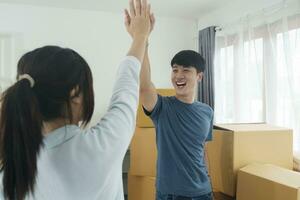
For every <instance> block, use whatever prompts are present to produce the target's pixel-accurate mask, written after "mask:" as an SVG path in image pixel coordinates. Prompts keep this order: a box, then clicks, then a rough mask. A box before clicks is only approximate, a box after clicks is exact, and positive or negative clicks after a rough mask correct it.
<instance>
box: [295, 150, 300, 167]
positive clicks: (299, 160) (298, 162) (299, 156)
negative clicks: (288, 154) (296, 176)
mask: <svg viewBox="0 0 300 200" xmlns="http://www.w3.org/2000/svg"><path fill="white" fill-rule="evenodd" d="M294 170H295V171H298V172H300V152H297V153H295V154H294Z"/></svg>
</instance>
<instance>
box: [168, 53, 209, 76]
mask: <svg viewBox="0 0 300 200" xmlns="http://www.w3.org/2000/svg"><path fill="white" fill-rule="evenodd" d="M174 64H177V65H181V66H183V67H195V68H196V70H197V72H198V73H200V72H204V70H205V60H204V58H203V57H202V56H201V55H200V54H199V53H197V52H196V51H192V50H183V51H180V52H178V53H177V54H176V55H175V56H174V57H173V59H172V60H171V67H173V66H174Z"/></svg>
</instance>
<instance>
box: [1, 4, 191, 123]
mask: <svg viewBox="0 0 300 200" xmlns="http://www.w3.org/2000/svg"><path fill="white" fill-rule="evenodd" d="M120 12H122V11H120ZM0 33H9V34H10V33H13V34H17V35H18V36H19V37H20V38H22V39H21V41H22V42H18V45H19V47H21V49H20V53H24V52H26V51H29V50H32V49H34V48H37V47H40V46H43V45H49V44H52V45H60V46H63V47H69V48H72V49H74V50H76V51H77V52H79V53H80V54H81V55H82V56H83V57H84V58H85V59H86V60H87V62H88V63H89V64H90V66H91V69H92V71H93V75H94V89H95V97H96V108H95V114H94V117H93V120H92V123H95V122H96V121H97V120H98V119H99V118H100V117H101V116H102V115H103V114H104V112H105V110H106V108H107V105H108V102H109V99H110V96H111V91H112V87H113V83H114V80H115V73H116V70H117V65H118V63H119V61H120V60H121V59H122V57H123V56H124V55H126V53H127V50H128V48H129V45H130V41H131V39H130V37H129V36H128V35H127V33H126V31H125V28H124V25H123V14H122V13H120V14H113V13H106V12H95V11H85V10H71V9H60V8H49V7H34V6H23V5H10V4H0ZM196 36H197V22H196V21H188V20H183V19H174V18H173V19H171V18H159V17H157V23H156V27H155V30H154V32H153V34H152V36H151V39H150V47H149V48H150V59H151V64H152V77H153V81H154V84H155V85H156V87H157V88H165V87H171V83H170V80H169V79H170V78H169V77H170V64H169V63H170V59H171V58H172V56H173V55H174V54H175V53H176V52H177V51H179V50H182V49H195V48H196V47H197V46H196V44H197V38H196ZM18 41H19V40H18ZM13 67H15V66H13Z"/></svg>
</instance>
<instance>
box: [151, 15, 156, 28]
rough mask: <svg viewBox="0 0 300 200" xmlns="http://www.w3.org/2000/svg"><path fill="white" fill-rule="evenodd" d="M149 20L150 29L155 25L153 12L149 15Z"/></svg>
mask: <svg viewBox="0 0 300 200" xmlns="http://www.w3.org/2000/svg"><path fill="white" fill-rule="evenodd" d="M150 22H151V30H153V28H154V25H155V17H154V14H153V13H152V14H151V15H150Z"/></svg>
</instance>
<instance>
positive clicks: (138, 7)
mask: <svg viewBox="0 0 300 200" xmlns="http://www.w3.org/2000/svg"><path fill="white" fill-rule="evenodd" d="M141 9H142V3H141V0H135V14H136V15H141Z"/></svg>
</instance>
